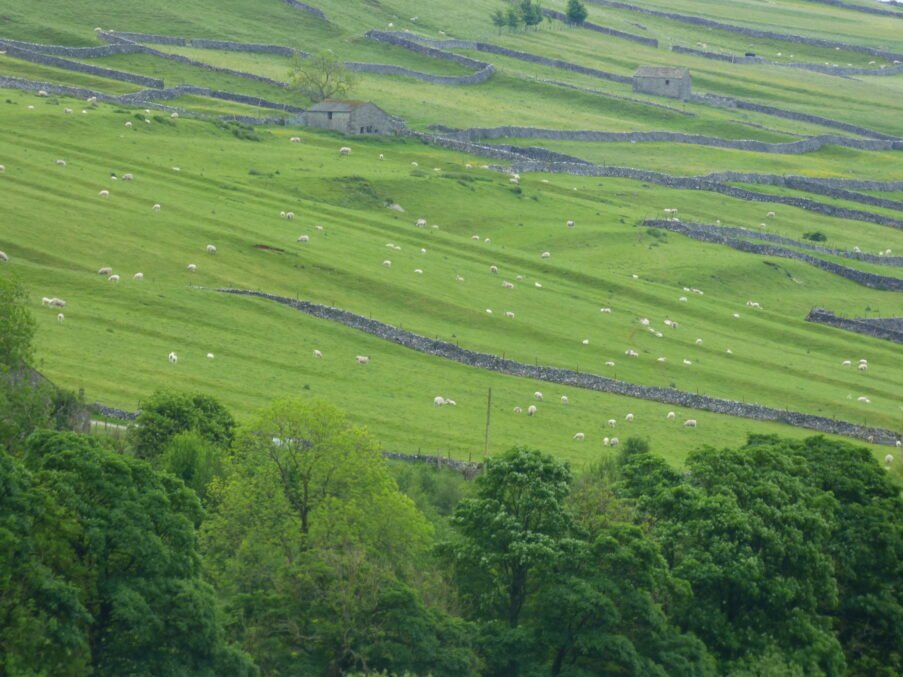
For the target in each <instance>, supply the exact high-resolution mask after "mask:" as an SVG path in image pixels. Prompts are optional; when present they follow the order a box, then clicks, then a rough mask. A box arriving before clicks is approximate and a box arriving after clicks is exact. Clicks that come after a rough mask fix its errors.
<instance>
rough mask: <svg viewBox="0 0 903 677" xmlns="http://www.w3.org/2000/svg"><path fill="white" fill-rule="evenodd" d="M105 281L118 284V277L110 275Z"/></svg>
mask: <svg viewBox="0 0 903 677" xmlns="http://www.w3.org/2000/svg"><path fill="white" fill-rule="evenodd" d="M107 280H108V281H109V282H119V276H118V275H110V277H108V278H107Z"/></svg>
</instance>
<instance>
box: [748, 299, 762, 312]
mask: <svg viewBox="0 0 903 677" xmlns="http://www.w3.org/2000/svg"><path fill="white" fill-rule="evenodd" d="M746 305H748V306H749V307H750V308H757V309H759V310H761V309H762V306H761V304H760V303H759V302H758V301H747V302H746Z"/></svg>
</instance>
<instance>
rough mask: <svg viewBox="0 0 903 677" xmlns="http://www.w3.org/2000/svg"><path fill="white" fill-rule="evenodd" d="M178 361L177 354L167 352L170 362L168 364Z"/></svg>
mask: <svg viewBox="0 0 903 677" xmlns="http://www.w3.org/2000/svg"><path fill="white" fill-rule="evenodd" d="M178 361H179V356H178V355H176V354H175V353H170V354H169V363H170V364H175V363H176V362H178Z"/></svg>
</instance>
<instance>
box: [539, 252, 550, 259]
mask: <svg viewBox="0 0 903 677" xmlns="http://www.w3.org/2000/svg"><path fill="white" fill-rule="evenodd" d="M539 256H540V257H541V258H544V259H547V258H549V257H550V256H552V254H551V253H550V252H543V253H542V254H540V255H539Z"/></svg>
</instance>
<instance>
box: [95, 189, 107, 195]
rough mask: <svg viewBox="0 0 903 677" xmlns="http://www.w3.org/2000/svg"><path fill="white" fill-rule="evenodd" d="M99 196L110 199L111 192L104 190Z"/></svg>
mask: <svg viewBox="0 0 903 677" xmlns="http://www.w3.org/2000/svg"><path fill="white" fill-rule="evenodd" d="M97 195H98V196H100V197H110V191H108V190H106V189H104V190H102V191H100V192H99V193H98V194H97Z"/></svg>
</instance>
